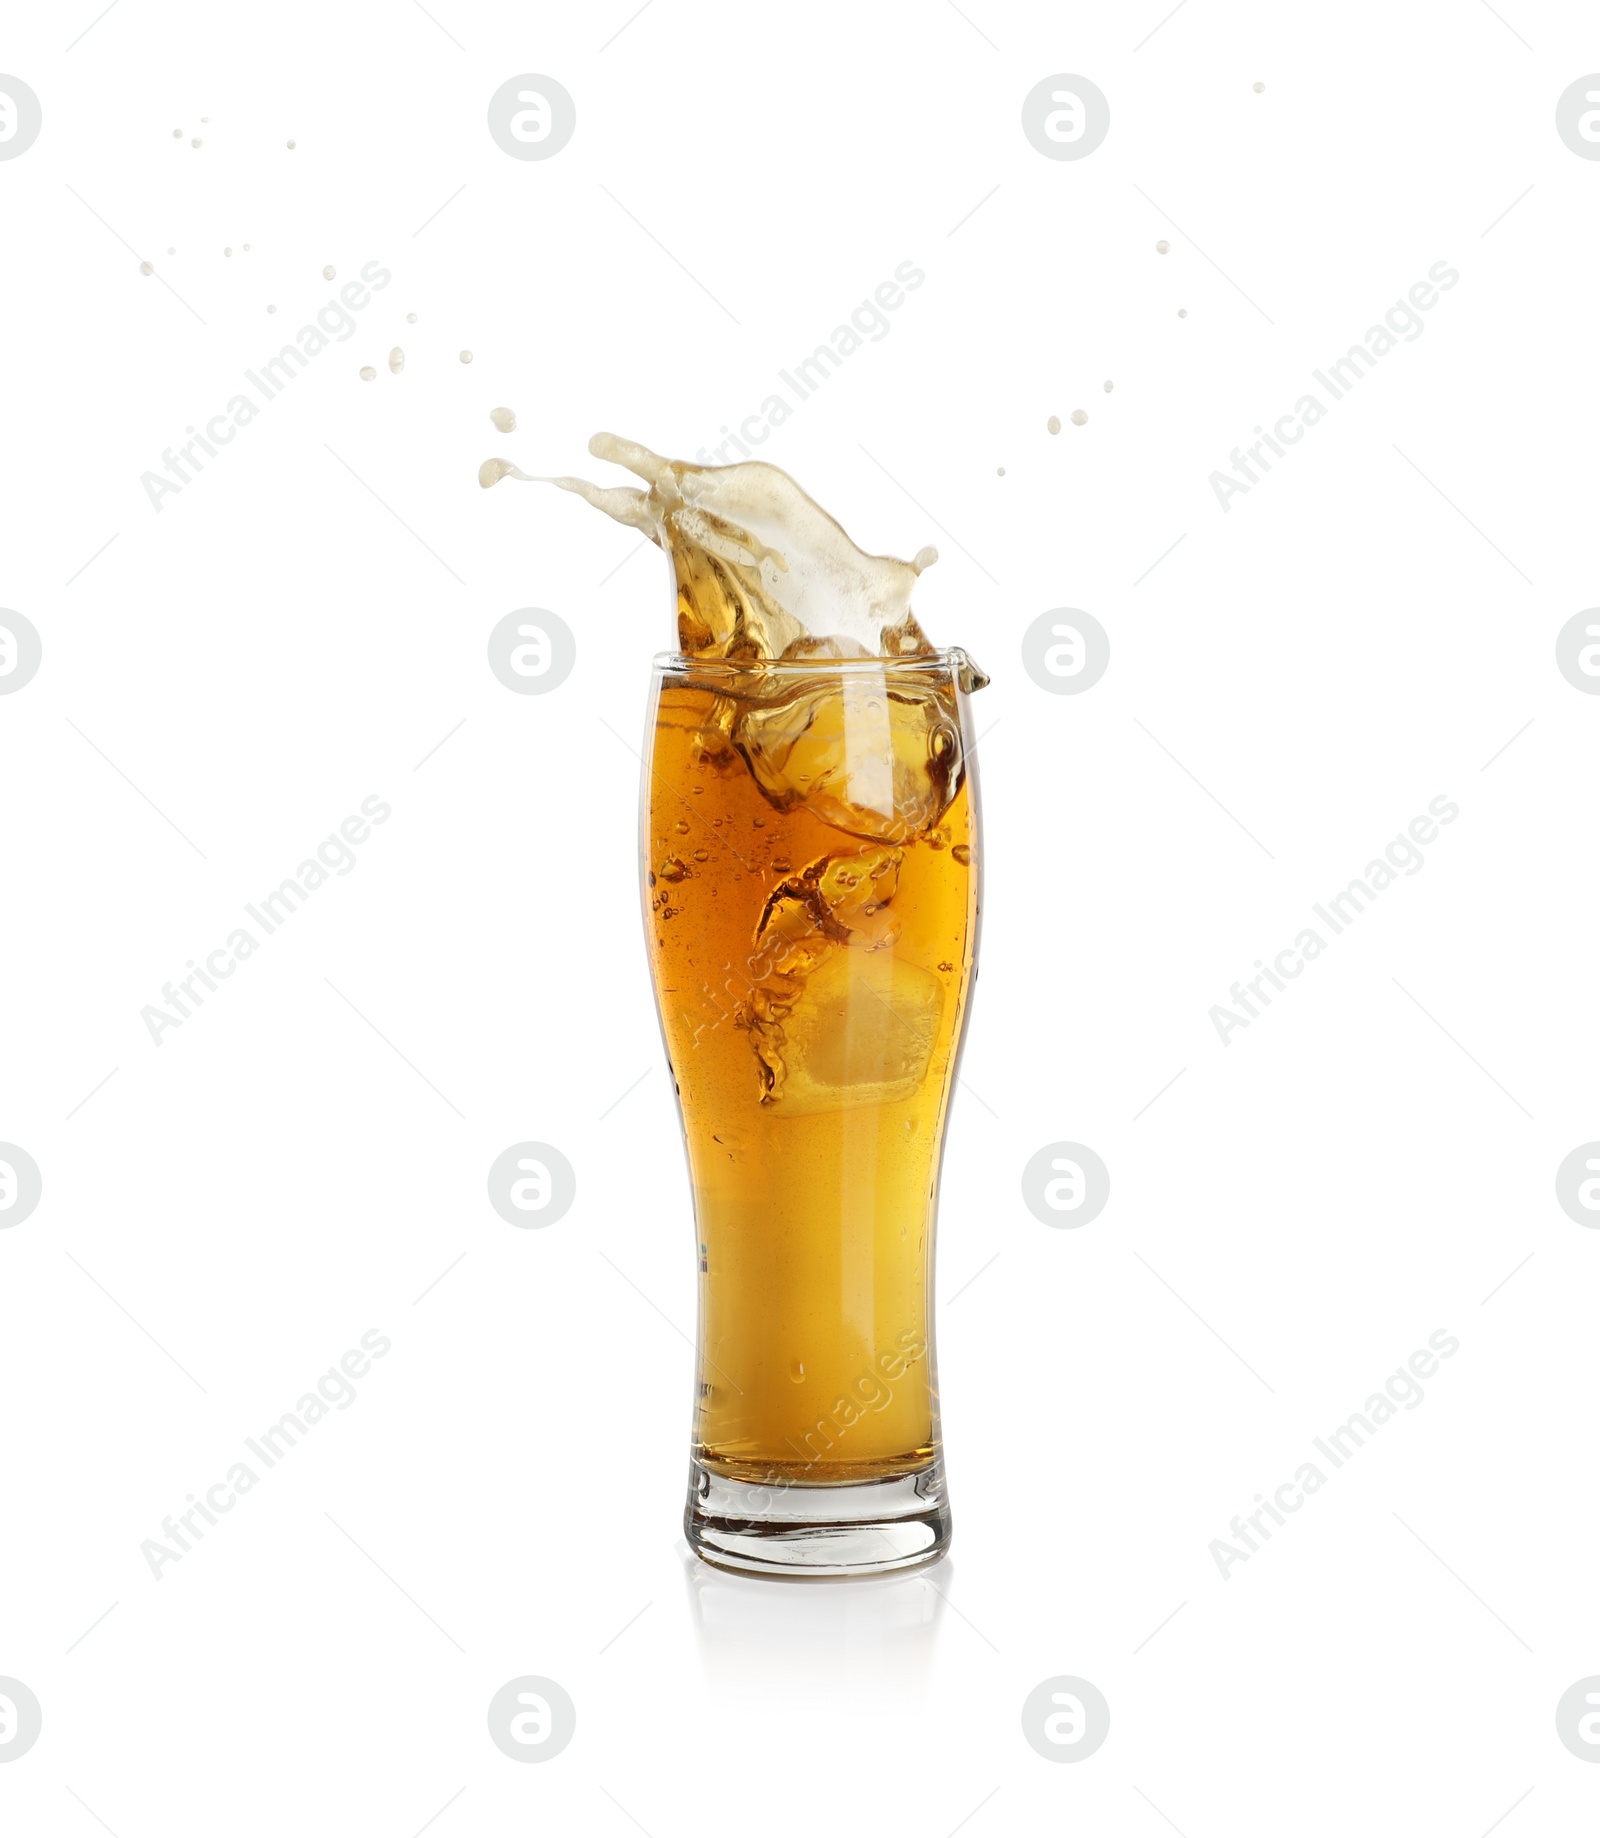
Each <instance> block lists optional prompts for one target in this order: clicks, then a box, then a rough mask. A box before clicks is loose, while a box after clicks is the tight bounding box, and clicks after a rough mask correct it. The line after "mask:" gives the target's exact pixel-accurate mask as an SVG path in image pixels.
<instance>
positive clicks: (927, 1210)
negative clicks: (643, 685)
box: [641, 652, 979, 1575]
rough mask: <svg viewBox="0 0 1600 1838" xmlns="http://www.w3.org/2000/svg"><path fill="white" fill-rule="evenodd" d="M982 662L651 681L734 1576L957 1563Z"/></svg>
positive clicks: (662, 875) (660, 891) (698, 1508)
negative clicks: (948, 1481)
mask: <svg viewBox="0 0 1600 1838" xmlns="http://www.w3.org/2000/svg"><path fill="white" fill-rule="evenodd" d="M970 668H971V667H970V665H968V663H967V660H966V659H965V657H964V654H962V653H960V652H930V653H929V654H926V655H921V656H916V657H905V658H884V657H873V658H849V659H833V660H828V659H806V660H799V661H782V662H773V661H767V662H752V663H748V664H731V663H726V662H718V661H714V660H709V659H702V658H690V657H680V656H673V657H666V658H662V659H658V660H657V669H656V676H655V682H654V688H653V696H652V708H651V719H650V727H649V735H648V742H647V744H648V747H649V757H648V761H647V768H646V772H645V776H644V798H643V821H642V835H641V846H642V855H643V869H644V880H645V889H646V893H645V902H646V931H647V938H648V947H649V955H650V964H651V971H652V975H653V979H654V983H655V991H656V999H657V1003H658V1007H659V1011H660V1016H661V1025H662V1032H663V1035H664V1037H665V1041H666V1047H667V1053H668V1056H669V1059H670V1061H671V1065H672V1072H673V1077H674V1080H675V1083H676V1086H677V1091H678V1100H679V1105H680V1108H681V1113H682V1119H683V1128H684V1135H685V1138H686V1141H687V1146H688V1156H689V1167H690V1175H691V1180H692V1184H693V1191H694V1210H695V1219H696V1222H697V1238H698V1244H699V1271H700V1274H699V1300H700V1309H699V1339H698V1366H699V1371H698V1393H697V1399H696V1406H695V1416H694V1435H693V1459H692V1466H691V1476H690V1495H689V1503H688V1510H687V1514H686V1521H685V1524H686V1531H687V1534H688V1538H689V1542H690V1544H691V1546H692V1547H693V1548H694V1549H695V1550H696V1551H697V1552H698V1553H699V1554H700V1555H701V1556H702V1557H704V1558H706V1559H707V1560H708V1561H711V1562H713V1563H717V1564H721V1565H723V1566H725V1567H728V1568H732V1569H737V1570H747V1571H756V1572H762V1573H768V1574H772V1573H787V1574H800V1575H818V1574H849V1573H862V1572H872V1571H879V1570H892V1569H897V1568H901V1567H904V1566H906V1565H909V1564H915V1563H922V1562H927V1561H929V1560H931V1559H933V1558H935V1557H937V1556H938V1555H940V1553H941V1552H942V1551H943V1549H944V1547H945V1545H946V1544H947V1542H948V1539H949V1530H950V1518H949V1509H948V1506H947V1504H946V1501H945V1495H944V1483H943V1473H942V1465H941V1461H940V1443H939V1401H938V1385H937V1379H936V1368H935V1359H934V1336H933V1308H932V1303H933V1251H934V1217H935V1206H936V1199H937V1188H938V1179H939V1162H940V1149H941V1144H942V1140H943V1134H944V1125H945V1117H946V1113H947V1111H948V1108H949V1104H950V1097H951V1091H952V1086H953V1084H954V1077H955V1066H956V1057H957V1051H958V1048H959V1045H960V1041H961V1035H962V1028H963V1024H964V1021H965V1018H966V1012H967V1003H968V996H969V989H970V985H971V980H972V974H973V964H974V958H975V955H976V950H977V940H978V908H979V886H978V835H977V816H978V813H977V787H976V784H975V781H974V778H973V771H972V762H971V759H970V757H969V755H970V745H969V740H968V734H969V721H968V715H967V697H966V694H965V691H964V688H963V682H964V681H970V677H968V676H964V669H965V670H967V671H970Z"/></svg>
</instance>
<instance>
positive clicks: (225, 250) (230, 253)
mask: <svg viewBox="0 0 1600 1838" xmlns="http://www.w3.org/2000/svg"><path fill="white" fill-rule="evenodd" d="M222 253H223V254H224V255H232V254H233V251H232V250H231V249H224V250H223V252H222Z"/></svg>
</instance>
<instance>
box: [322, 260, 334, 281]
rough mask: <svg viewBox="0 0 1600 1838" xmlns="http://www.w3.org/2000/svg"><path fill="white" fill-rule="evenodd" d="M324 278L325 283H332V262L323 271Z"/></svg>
mask: <svg viewBox="0 0 1600 1838" xmlns="http://www.w3.org/2000/svg"><path fill="white" fill-rule="evenodd" d="M322 278H323V280H325V281H331V280H332V279H333V264H332V262H330V263H329V264H328V266H327V267H326V268H324V269H323V271H322Z"/></svg>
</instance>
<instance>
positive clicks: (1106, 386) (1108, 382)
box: [1104, 377, 1112, 396]
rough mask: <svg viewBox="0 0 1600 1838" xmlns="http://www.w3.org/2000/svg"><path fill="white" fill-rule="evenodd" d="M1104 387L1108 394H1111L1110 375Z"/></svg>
mask: <svg viewBox="0 0 1600 1838" xmlns="http://www.w3.org/2000/svg"><path fill="white" fill-rule="evenodd" d="M1104 387H1105V392H1106V394H1107V395H1108V396H1109V395H1110V394H1111V388H1112V384H1111V379H1110V377H1107V378H1106V380H1105V385H1104Z"/></svg>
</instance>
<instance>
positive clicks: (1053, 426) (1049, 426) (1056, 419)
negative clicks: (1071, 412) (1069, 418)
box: [1044, 415, 1061, 434]
mask: <svg viewBox="0 0 1600 1838" xmlns="http://www.w3.org/2000/svg"><path fill="white" fill-rule="evenodd" d="M1044 425H1045V428H1046V431H1047V432H1049V433H1051V434H1059V433H1060V432H1061V417H1060V416H1059V415H1052V416H1051V417H1050V419H1049V420H1048V421H1047V422H1046V423H1045V424H1044Z"/></svg>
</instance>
